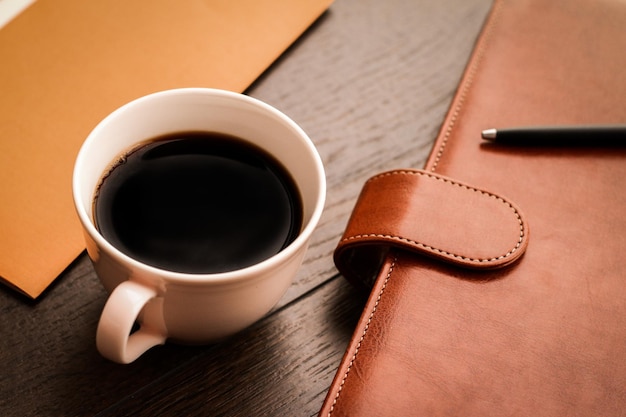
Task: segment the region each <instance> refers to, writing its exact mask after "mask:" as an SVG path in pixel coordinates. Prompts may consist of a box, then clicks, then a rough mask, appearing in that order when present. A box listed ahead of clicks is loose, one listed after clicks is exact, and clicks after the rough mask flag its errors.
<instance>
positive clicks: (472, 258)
mask: <svg viewBox="0 0 626 417" xmlns="http://www.w3.org/2000/svg"><path fill="white" fill-rule="evenodd" d="M527 245H528V223H527V222H526V220H525V219H524V216H523V214H522V213H521V211H520V209H519V208H518V207H517V206H516V205H515V204H514V203H513V202H511V201H510V200H507V199H505V198H504V197H501V196H498V195H496V194H494V193H491V192H488V191H485V190H481V189H479V188H476V187H472V186H470V185H467V184H464V183H461V182H458V181H455V180H453V179H450V178H447V177H444V176H441V175H437V174H434V173H431V172H427V171H423V170H397V171H389V172H384V173H382V174H379V175H376V176H375V177H372V178H370V179H369V180H368V181H367V182H366V183H365V185H364V187H363V190H362V191H361V195H360V196H359V198H358V200H357V203H356V206H355V208H354V210H353V212H352V216H351V218H350V220H349V222H348V225H347V228H346V231H345V233H344V235H343V237H342V239H341V241H340V242H339V244H338V246H337V248H336V250H335V253H334V260H335V264H336V265H337V268H338V269H339V271H340V272H341V273H342V274H343V275H344V276H345V277H346V278H348V279H349V280H350V281H352V282H355V281H358V282H361V283H364V284H366V285H368V284H369V283H370V281H371V280H373V279H374V278H375V276H376V274H377V272H378V268H379V266H380V264H381V263H382V261H383V259H384V256H385V255H386V253H387V252H388V250H389V249H390V248H400V249H402V250H405V251H409V252H412V253H414V254H416V255H423V256H428V257H432V258H436V259H438V260H440V261H442V262H446V263H450V264H453V265H455V266H458V267H462V268H469V269H474V270H477V269H478V270H480V269H483V270H492V269H496V268H502V267H505V266H507V265H510V264H511V263H513V262H515V261H517V260H518V259H519V258H520V257H521V256H522V254H523V253H524V251H525V250H526V247H527Z"/></svg>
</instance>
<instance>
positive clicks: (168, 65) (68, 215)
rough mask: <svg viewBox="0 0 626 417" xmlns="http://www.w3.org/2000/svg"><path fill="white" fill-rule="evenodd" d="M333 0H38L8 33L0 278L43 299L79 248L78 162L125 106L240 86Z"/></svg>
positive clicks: (3, 46)
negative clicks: (91, 137) (184, 91)
mask: <svg viewBox="0 0 626 417" xmlns="http://www.w3.org/2000/svg"><path fill="white" fill-rule="evenodd" d="M330 3H331V0H306V1H297V2H295V1H291V0H238V1H230V0H193V1H185V2H178V1H174V0H158V1H147V0H135V1H131V2H128V1H122V0H111V1H81V0H55V1H52V0H38V1H36V2H35V3H34V4H33V5H31V6H30V7H28V8H27V9H26V10H25V11H24V12H22V13H21V14H20V15H19V16H17V17H16V18H14V19H13V20H12V21H10V22H9V23H8V24H6V26H4V27H3V28H2V29H0V62H1V63H2V64H1V65H0V92H1V94H0V167H2V169H0V201H1V202H2V204H0V277H1V279H2V280H3V281H4V282H5V283H7V284H9V285H10V286H12V287H14V288H16V289H18V290H19V291H21V292H23V293H25V294H26V295H28V296H30V297H32V298H35V297H37V296H39V295H40V294H41V293H42V291H44V290H45V288H46V287H48V285H49V284H50V283H51V282H52V281H53V280H54V279H55V278H56V277H57V276H58V275H59V274H60V273H61V272H62V271H63V270H64V269H65V268H67V266H68V265H69V264H70V263H71V262H72V261H73V260H74V259H75V258H76V257H77V256H78V255H79V254H80V253H81V252H82V250H83V237H82V232H81V228H80V225H79V223H78V220H77V219H76V215H75V212H74V207H73V203H72V195H71V175H72V169H73V164H74V158H75V156H76V153H77V152H78V149H79V148H80V145H81V144H82V141H83V140H84V139H85V138H86V136H87V135H88V133H89V132H90V131H91V129H92V128H93V127H94V126H95V125H96V124H97V123H98V122H99V121H100V120H101V119H102V118H104V117H105V116H106V115H107V114H109V113H110V112H111V111H113V110H114V109H116V108H117V107H119V106H121V105H122V104H124V103H125V102H128V101H130V100H133V99H135V98H137V97H140V96H143V95H145V94H148V93H151V92H154V91H159V90H165V89H170V88H177V87H214V88H222V89H227V90H233V91H238V92H241V91H243V90H244V89H245V88H247V87H248V86H249V85H250V84H251V83H252V82H253V81H254V80H255V79H256V78H257V77H258V76H259V75H260V74H261V73H262V72H263V71H264V70H265V69H267V67H268V66H269V65H270V64H271V63H272V62H273V61H274V60H275V59H276V58H277V57H278V56H279V55H280V54H281V53H282V52H283V51H284V50H285V49H286V48H287V47H288V46H289V45H290V44H291V43H292V42H293V41H294V40H295V39H296V38H297V37H298V36H299V35H300V34H302V32H303V31H304V30H305V29H306V28H307V27H308V26H309V25H310V24H311V23H313V22H314V21H315V20H316V19H317V18H318V17H319V16H320V15H321V14H322V13H323V12H324V11H325V10H326V9H327V8H328V6H329V5H330Z"/></svg>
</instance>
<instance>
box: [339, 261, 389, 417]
mask: <svg viewBox="0 0 626 417" xmlns="http://www.w3.org/2000/svg"><path fill="white" fill-rule="evenodd" d="M397 261H398V259H397V257H394V258H393V261H392V262H391V264H390V265H389V271H387V277H386V278H385V282H384V283H383V285H382V287H381V288H380V291H379V292H378V296H377V297H376V303H374V307H373V308H372V311H371V313H370V315H369V317H368V319H367V323H365V327H364V328H363V333H361V338H360V339H359V343H357V345H356V348H355V349H354V353H353V354H352V358H350V363H349V364H348V368H347V369H346V372H345V373H344V374H343V378H342V379H341V382H340V383H339V387H338V388H337V394H335V398H333V403H332V404H331V406H330V409H329V410H328V414H327V417H330V416H331V414H332V413H333V411H334V410H335V405H337V401H338V400H339V396H340V395H341V391H342V390H343V386H344V384H345V383H346V380H347V379H348V375H349V374H350V370H351V369H352V366H353V365H354V362H355V361H356V358H357V355H358V353H359V350H360V349H361V345H362V344H363V341H364V340H365V336H366V335H367V332H368V330H369V327H370V324H371V323H372V320H373V319H374V315H375V314H376V311H377V310H378V305H379V304H380V300H381V299H382V296H383V293H384V292H385V289H386V288H387V283H388V282H389V279H390V278H391V274H392V273H393V271H394V269H395V266H396V262H397Z"/></svg>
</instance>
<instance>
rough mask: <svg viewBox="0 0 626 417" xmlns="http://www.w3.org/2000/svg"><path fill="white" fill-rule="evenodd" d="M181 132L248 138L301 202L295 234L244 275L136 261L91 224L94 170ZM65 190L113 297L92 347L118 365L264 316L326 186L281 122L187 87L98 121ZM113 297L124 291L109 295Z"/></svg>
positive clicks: (296, 259) (299, 134)
mask: <svg viewBox="0 0 626 417" xmlns="http://www.w3.org/2000/svg"><path fill="white" fill-rule="evenodd" d="M190 131H205V132H218V133H223V134H226V135H230V136H235V137H238V138H241V139H243V140H247V141H250V142H252V143H253V144H255V145H256V146H258V147H260V148H262V149H263V150H265V151H266V152H267V153H269V154H270V155H272V156H273V157H274V158H275V159H276V160H278V161H279V162H280V163H281V164H282V165H283V166H284V168H286V170H287V171H288V172H289V174H290V176H291V177H292V179H293V180H294V182H295V184H296V186H297V188H298V190H299V192H300V197H301V201H302V228H301V231H300V234H299V235H298V236H297V237H296V238H295V240H293V241H292V242H291V243H290V244H289V245H288V246H287V247H286V248H284V249H283V250H282V251H280V252H278V253H277V254H276V255H274V256H272V257H270V258H269V259H266V260H264V261H262V262H259V263H257V264H255V265H252V266H249V267H246V268H243V269H239V270H236V271H231V272H223V273H216V274H186V273H180V272H172V271H167V270H163V269H159V268H156V267H153V266H150V265H146V264H144V263H142V262H139V261H137V260H135V259H133V258H131V257H129V256H128V255H126V254H124V253H123V252H121V251H119V250H118V249H117V248H115V247H114V246H113V245H111V244H110V243H109V242H107V241H106V240H105V239H104V238H103V236H102V235H101V234H100V233H99V232H98V231H97V229H96V227H95V225H94V220H93V210H92V207H93V201H94V193H95V191H96V189H97V187H98V184H99V182H100V180H101V177H102V175H103V173H105V172H107V171H109V170H110V168H111V166H112V165H113V164H114V161H115V160H116V159H117V158H118V157H119V156H120V155H123V154H124V152H127V151H128V150H129V149H132V148H133V147H134V146H136V145H137V144H140V143H144V142H145V141H146V140H149V139H152V138H156V137H161V136H163V135H167V134H171V133H177V132H190ZM73 192H74V201H75V205H76V210H77V213H78V216H79V219H80V221H81V223H82V226H83V231H84V235H85V241H86V245H87V251H88V254H89V256H90V258H91V260H92V262H93V265H94V268H95V270H96V273H97V275H98V277H99V279H100V280H101V282H102V284H103V285H104V287H105V288H106V289H107V290H108V291H109V292H112V294H111V296H110V298H109V300H108V301H107V305H106V306H105V309H104V311H103V313H102V317H101V320H100V323H99V326H98V335H97V344H98V348H99V350H100V352H101V353H102V354H103V355H104V356H106V357H108V358H109V359H112V360H114V361H117V362H123V363H127V362H130V361H132V360H134V359H135V358H136V357H138V356H139V355H141V354H142V353H143V352H144V351H145V350H146V349H147V348H149V347H150V346H153V345H155V344H160V343H163V342H164V341H165V339H170V340H175V341H178V342H182V343H209V342H213V341H215V340H219V339H221V338H223V337H226V336H228V335H230V334H232V333H235V332H237V331H239V330H241V329H243V328H245V327H247V326H248V325H250V324H252V323H253V322H255V321H256V320H258V319H259V318H261V317H262V316H263V315H265V314H266V313H267V312H268V311H269V310H270V309H271V308H272V307H273V306H274V305H275V304H276V302H278V300H279V299H280V297H282V295H283V294H284V292H285V291H286V289H287V288H288V287H289V285H290V284H291V282H292V280H293V277H294V276H295V273H296V271H297V269H298V268H299V266H300V264H301V262H302V259H303V257H304V253H305V251H306V248H307V246H308V241H309V239H310V237H311V234H312V232H313V230H314V228H315V227H316V225H317V223H318V221H319V218H320V216H321V213H322V210H323V206H324V201H325V193H326V182H325V174H324V169H323V166H322V162H321V158H320V157H319V154H318V153H317V150H316V149H315V147H314V145H313V143H312V142H311V140H310V139H309V138H308V136H307V135H306V133H305V132H304V131H303V130H302V129H301V128H300V127H299V126H298V125H296V124H295V123H294V122H293V121H292V120H291V119H289V118H288V117H287V116H285V115H284V114H282V113H281V112H279V111H278V110H276V109H274V108H273V107H271V106H269V105H267V104H265V103H263V102H261V101H259V100H256V99H254V98H251V97H248V96H245V95H242V94H237V93H232V92H227V91H222V90H215V89H205V88H186V89H177V90H169V91H163V92H159V93H155V94H151V95H148V96H145V97H142V98H140V99H137V100H135V101H133V102H130V103H128V104H126V105H124V106H122V107H120V108H119V109H118V110H116V111H114V112H113V113H111V114H110V115H109V116H108V117H107V118H105V119H104V120H103V121H102V122H100V124H99V125H98V126H96V128H94V130H93V131H92V132H91V134H90V135H89V136H88V137H87V139H86V140H85V142H84V144H83V146H82V148H81V150H80V152H79V154H78V157H77V159H76V164H75V167H74V177H73ZM122 283H124V285H120V284H122ZM133 285H134V287H133ZM114 290H115V291H114ZM122 292H124V293H125V294H122V295H118V294H116V293H122ZM128 298H132V299H137V300H139V301H128V300H126V299H128ZM136 319H139V321H140V322H141V326H140V327H141V328H140V331H138V332H136V333H133V335H132V336H129V334H130V328H131V327H132V325H133V323H134V321H135V320H136ZM115 321H123V322H124V325H123V326H122V327H123V329H122V330H117V329H113V327H115V326H117V327H119V325H116V324H115V323H114V322H115ZM138 339H148V340H149V341H147V342H146V341H138ZM140 342H141V343H140Z"/></svg>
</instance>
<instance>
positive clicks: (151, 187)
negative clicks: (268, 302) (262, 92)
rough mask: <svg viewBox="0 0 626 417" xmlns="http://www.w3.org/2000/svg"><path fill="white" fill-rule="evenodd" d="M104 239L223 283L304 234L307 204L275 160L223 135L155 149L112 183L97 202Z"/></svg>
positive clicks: (133, 159) (187, 136) (115, 170)
mask: <svg viewBox="0 0 626 417" xmlns="http://www.w3.org/2000/svg"><path fill="white" fill-rule="evenodd" d="M94 217H95V223H96V227H97V229H98V230H99V232H100V233H101V234H102V235H103V236H104V237H105V238H106V239H107V240H108V241H109V242H110V243H111V244H112V245H113V246H115V247H116V248H117V249H119V250H120V251H122V252H124V253H126V254H127V255H129V256H130V257H132V258H135V259H137V260H138V261H141V262H143V263H146V264H148V265H152V266H155V267H158V268H162V269H167V270H171V271H177V272H185V273H196V274H198V273H219V272H226V271H232V270H236V269H241V268H244V267H247V266H250V265H253V264H256V263H259V262H261V261H263V260H265V259H267V258H269V257H271V256H273V255H275V254H276V253H278V252H280V251H281V250H282V249H284V248H285V247H286V246H287V245H289V243H291V242H292V241H293V240H294V239H295V238H296V237H297V236H298V234H299V233H300V229H301V227H302V201H301V197H300V193H299V191H298V188H297V186H296V184H295V182H294V180H293V179H292V178H291V176H290V174H289V173H288V172H287V170H286V169H285V168H284V167H283V166H282V164H281V163H280V162H278V161H277V160H276V159H275V158H274V157H273V156H272V155H270V154H269V153H267V152H265V151H264V150H262V149H260V148H258V147H257V146H255V145H253V144H251V143H249V142H246V141H244V140H242V139H239V138H235V137H233V136H229V135H224V134H220V133H210V132H185V133H177V134H171V135H167V136H163V137H159V138H155V139H152V140H150V141H147V142H146V143H145V144H143V145H141V146H139V147H137V148H135V149H133V150H131V151H129V152H128V153H127V154H125V155H124V156H123V157H122V158H120V160H119V161H118V162H117V163H115V164H114V165H113V167H112V168H111V169H110V170H109V172H107V173H106V175H105V176H104V177H103V179H102V181H101V183H100V185H99V186H98V190H97V192H96V198H95V199H94Z"/></svg>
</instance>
